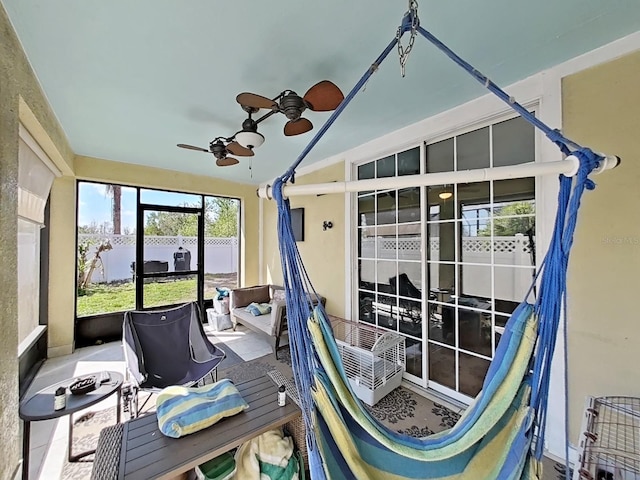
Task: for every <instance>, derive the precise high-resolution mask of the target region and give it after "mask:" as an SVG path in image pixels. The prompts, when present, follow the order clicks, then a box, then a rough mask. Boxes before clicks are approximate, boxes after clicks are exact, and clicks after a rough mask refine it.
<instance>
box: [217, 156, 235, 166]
mask: <svg viewBox="0 0 640 480" xmlns="http://www.w3.org/2000/svg"><path fill="white" fill-rule="evenodd" d="M237 163H240V162H239V161H238V160H237V159H235V158H233V157H224V158H219V159H217V160H216V165H217V166H219V167H230V166H231V165H235V164H237Z"/></svg>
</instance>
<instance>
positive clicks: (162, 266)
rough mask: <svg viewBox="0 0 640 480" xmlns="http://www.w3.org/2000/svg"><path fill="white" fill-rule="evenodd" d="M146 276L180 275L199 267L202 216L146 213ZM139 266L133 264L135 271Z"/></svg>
mask: <svg viewBox="0 0 640 480" xmlns="http://www.w3.org/2000/svg"><path fill="white" fill-rule="evenodd" d="M143 259H144V269H143V271H142V272H140V271H139V270H138V273H139V274H143V273H161V272H180V271H189V270H196V269H197V268H198V215H197V214H195V213H179V212H159V211H145V212H144V247H143ZM134 266H135V268H136V269H137V268H138V266H137V265H135V264H134V265H132V269H133V268H134Z"/></svg>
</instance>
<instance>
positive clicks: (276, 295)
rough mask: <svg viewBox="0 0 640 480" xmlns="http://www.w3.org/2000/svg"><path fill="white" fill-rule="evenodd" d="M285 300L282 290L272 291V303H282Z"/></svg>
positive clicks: (284, 293)
mask: <svg viewBox="0 0 640 480" xmlns="http://www.w3.org/2000/svg"><path fill="white" fill-rule="evenodd" d="M286 300H287V297H286V292H285V291H284V290H279V289H278V290H274V291H273V301H274V302H284V301H286Z"/></svg>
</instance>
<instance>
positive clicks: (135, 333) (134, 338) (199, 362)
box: [122, 302, 225, 417]
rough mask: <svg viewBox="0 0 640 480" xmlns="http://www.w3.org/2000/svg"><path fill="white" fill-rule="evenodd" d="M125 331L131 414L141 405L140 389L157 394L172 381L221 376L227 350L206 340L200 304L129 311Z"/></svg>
mask: <svg viewBox="0 0 640 480" xmlns="http://www.w3.org/2000/svg"><path fill="white" fill-rule="evenodd" d="M122 331H123V338H122V344H123V347H124V353H125V355H124V356H125V361H126V364H127V377H128V381H129V382H130V385H129V388H127V389H125V393H124V397H125V398H124V400H125V401H124V406H125V410H127V409H128V410H129V412H130V415H131V416H132V417H137V416H138V414H139V412H140V409H141V408H139V407H138V392H139V391H140V390H142V391H148V392H149V393H157V392H159V391H160V390H162V389H163V388H165V387H168V386H170V385H182V386H186V387H189V386H194V385H196V384H199V383H201V382H202V383H204V380H205V377H207V376H210V377H211V381H212V382H213V381H215V380H216V379H217V378H216V368H217V367H218V365H219V364H220V362H222V360H223V359H224V357H225V353H224V351H223V350H222V349H220V348H218V347H216V346H215V345H214V344H212V343H211V342H210V341H209V339H208V338H207V336H206V334H205V332H204V328H203V327H202V322H201V312H200V308H199V307H198V305H197V304H196V303H195V302H192V303H186V304H184V305H182V306H179V307H175V308H171V309H166V310H154V311H130V312H126V313H125V314H124V324H123V328H122ZM148 399H149V397H148V398H147V401H148ZM145 404H146V401H145ZM143 407H144V405H143Z"/></svg>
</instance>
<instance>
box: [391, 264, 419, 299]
mask: <svg viewBox="0 0 640 480" xmlns="http://www.w3.org/2000/svg"><path fill="white" fill-rule="evenodd" d="M420 270H421V267H420V262H398V278H397V290H396V291H397V292H398V295H400V296H401V297H407V298H417V299H420V298H421V297H422V293H421V289H422V275H421V273H420Z"/></svg>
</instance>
